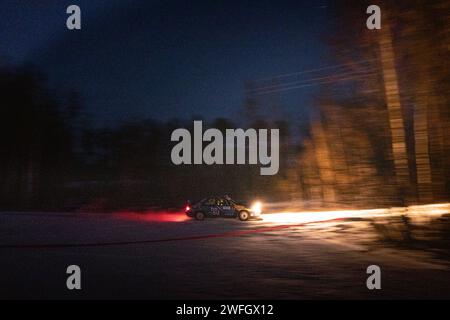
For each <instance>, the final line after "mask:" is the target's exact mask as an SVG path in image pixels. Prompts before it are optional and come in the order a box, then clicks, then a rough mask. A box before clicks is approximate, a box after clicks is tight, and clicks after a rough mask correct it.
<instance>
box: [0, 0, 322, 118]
mask: <svg viewBox="0 0 450 320" xmlns="http://www.w3.org/2000/svg"><path fill="white" fill-rule="evenodd" d="M70 4H77V5H79V6H80V7H81V11H82V30H79V31H69V30H67V29H66V18H67V14H66V12H65V11H66V7H67V6H68V5H70ZM1 7H2V18H1V19H0V57H7V58H9V62H12V63H15V64H21V63H33V64H36V65H38V66H39V67H40V69H42V70H43V72H44V73H45V74H46V75H47V76H48V79H49V83H50V85H51V86H52V87H55V88H57V89H58V90H72V89H75V90H77V91H79V92H80V93H81V95H82V96H83V98H84V103H85V107H86V109H87V111H88V113H89V114H90V115H91V116H92V118H93V120H94V122H95V123H96V124H98V125H112V124H115V123H117V122H118V121H120V120H126V119H130V118H140V117H152V118H157V119H169V118H174V117H179V118H187V119H190V118H191V117H192V116H193V115H202V116H204V118H206V119H211V118H214V117H219V116H221V117H229V118H232V119H235V118H237V117H238V116H239V112H240V111H241V109H242V106H243V100H244V99H243V98H244V81H246V80H253V79H259V78H262V77H270V76H273V75H277V74H283V73H289V72H295V71H301V70H306V69H311V68H316V67H318V66H322V65H324V64H326V62H325V61H326V60H325V57H326V47H325V45H324V44H323V38H324V36H325V34H326V30H327V27H328V26H327V14H328V13H327V8H328V7H327V3H326V1H299V0H297V1H264V0H260V1H242V0H241V1H233V0H228V1H218V0H214V1H212V0H211V1H195V0H191V1H170V0H165V1H151V0H149V1H134V0H122V1H118V0H96V1H85V0H83V1H80V0H78V1H73V0H72V1H62V0H41V1H17V0H7V1H5V0H2V1H1ZM313 94H314V88H312V87H307V88H303V89H300V90H292V91H288V92H284V93H282V95H281V102H282V106H283V107H282V108H283V110H280V113H282V114H283V115H284V116H286V117H287V116H289V117H291V118H293V117H294V118H304V117H306V110H307V108H308V106H310V104H311V97H312V95H313Z"/></svg>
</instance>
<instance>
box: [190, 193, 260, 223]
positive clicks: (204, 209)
mask: <svg viewBox="0 0 450 320" xmlns="http://www.w3.org/2000/svg"><path fill="white" fill-rule="evenodd" d="M185 211H186V215H187V216H188V217H191V218H195V219H197V220H204V219H205V218H206V217H208V218H209V217H211V218H216V217H227V218H239V220H241V221H247V220H249V219H259V218H260V215H261V203H260V202H255V203H254V204H253V205H252V206H251V207H248V206H245V205H243V204H238V203H236V202H235V201H234V200H232V199H231V198H229V197H209V198H205V199H203V200H201V201H199V202H197V203H195V204H190V203H189V202H188V204H187V205H186V208H185Z"/></svg>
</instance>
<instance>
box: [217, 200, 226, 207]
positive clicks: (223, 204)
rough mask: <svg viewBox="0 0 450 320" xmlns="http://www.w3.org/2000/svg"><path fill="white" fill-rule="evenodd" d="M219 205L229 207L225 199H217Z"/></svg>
mask: <svg viewBox="0 0 450 320" xmlns="http://www.w3.org/2000/svg"><path fill="white" fill-rule="evenodd" d="M217 205H218V206H219V207H223V206H226V205H227V202H226V201H225V200H224V199H217Z"/></svg>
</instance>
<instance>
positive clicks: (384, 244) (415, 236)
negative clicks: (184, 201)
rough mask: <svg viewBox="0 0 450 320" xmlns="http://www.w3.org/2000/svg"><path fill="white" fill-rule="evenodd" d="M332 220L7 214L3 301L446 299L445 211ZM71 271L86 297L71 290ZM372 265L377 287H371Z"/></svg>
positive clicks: (0, 224) (0, 233) (1, 244)
mask: <svg viewBox="0 0 450 320" xmlns="http://www.w3.org/2000/svg"><path fill="white" fill-rule="evenodd" d="M333 214H334V213H333ZM333 214H332V215H329V214H328V215H326V216H324V218H326V217H328V218H331V219H336V218H337V220H332V221H328V222H318V223H311V222H312V220H308V219H310V218H305V217H307V215H306V214H305V215H303V216H299V214H278V215H267V216H265V220H263V221H251V222H246V223H243V222H240V221H237V220H224V219H210V220H206V221H203V222H197V221H192V220H187V219H186V218H185V216H184V215H183V214H173V213H156V214H155V213H152V214H134V213H118V214H76V213H74V214H64V213H58V214H54V213H12V212H3V213H0V261H1V267H0V268H1V274H0V298H32V299H33V298H69V299H70V298H143V299H147V298H153V299H156V298H162V299H175V298H177V299H196V298H199V299H202V298H203V299H204V298H207V299H209V298H211V299H220V298H226V299H228V298H249V299H260V298H270V299H284V298H289V299H297V298H312V299H322V298H357V299H358V298H364V299H365V298H369V299H372V298H373V299H378V298H432V297H433V298H450V247H449V243H450V241H449V238H450V236H449V233H450V232H449V230H450V218H449V217H448V214H442V213H439V214H438V215H434V216H432V217H428V218H426V219H424V218H423V217H421V218H417V217H410V218H405V217H404V216H402V215H383V214H381V215H378V214H372V212H371V213H370V214H369V215H366V216H364V215H363V217H359V216H358V214H351V215H350V216H349V215H347V216H346V217H342V216H339V214H338V215H336V214H335V215H333ZM317 217H320V216H319V215H317ZM317 220H327V219H317ZM305 223H306V224H305ZM72 264H75V265H79V266H80V267H81V270H82V290H81V291H69V290H67V289H66V277H67V275H66V267H67V266H68V265H72ZM372 264H376V265H379V266H380V267H381V270H382V289H381V290H372V291H371V290H368V289H367V288H366V279H367V276H368V275H367V274H366V268H367V266H369V265H372Z"/></svg>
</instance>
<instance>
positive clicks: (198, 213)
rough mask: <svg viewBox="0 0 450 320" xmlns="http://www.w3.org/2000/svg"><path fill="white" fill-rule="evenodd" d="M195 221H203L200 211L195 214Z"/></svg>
mask: <svg viewBox="0 0 450 320" xmlns="http://www.w3.org/2000/svg"><path fill="white" fill-rule="evenodd" d="M195 219H196V220H199V221H201V220H205V214H204V213H203V212H201V211H198V212H196V213H195Z"/></svg>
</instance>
